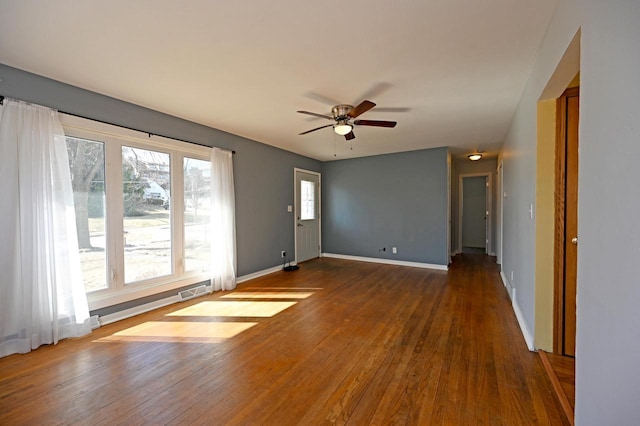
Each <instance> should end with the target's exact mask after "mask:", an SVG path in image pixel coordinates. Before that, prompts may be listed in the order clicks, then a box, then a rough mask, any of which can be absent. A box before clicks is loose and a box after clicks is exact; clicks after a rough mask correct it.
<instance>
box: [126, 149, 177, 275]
mask: <svg viewBox="0 0 640 426" xmlns="http://www.w3.org/2000/svg"><path fill="white" fill-rule="evenodd" d="M170 188H171V175H170V158H169V154H166V153H163V152H157V151H150V150H146V149H140V148H132V147H128V146H123V147H122V197H123V206H124V217H123V229H124V278H125V283H127V284H129V283H133V282H136V281H141V280H147V279H151V278H156V277H161V276H165V275H170V274H171V273H172V271H173V268H172V258H171V235H172V233H171V208H170V206H171V197H170V192H169V191H170Z"/></svg>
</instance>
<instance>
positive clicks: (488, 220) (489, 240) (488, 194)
mask: <svg viewBox="0 0 640 426" xmlns="http://www.w3.org/2000/svg"><path fill="white" fill-rule="evenodd" d="M479 176H485V177H486V182H487V184H488V185H486V186H485V198H486V205H485V207H486V211H488V212H489V214H488V215H487V217H486V224H485V233H486V234H485V241H486V253H487V254H488V253H489V249H490V248H493V247H492V246H493V239H492V238H491V231H492V229H491V222H492V221H493V206H492V205H491V204H492V203H491V199H492V198H493V197H492V190H493V182H492V173H491V172H483V173H465V174H461V175H459V177H458V179H459V181H458V250H460V253H461V252H462V213H463V210H464V203H463V201H462V200H463V195H464V184H463V179H464V178H468V177H479Z"/></svg>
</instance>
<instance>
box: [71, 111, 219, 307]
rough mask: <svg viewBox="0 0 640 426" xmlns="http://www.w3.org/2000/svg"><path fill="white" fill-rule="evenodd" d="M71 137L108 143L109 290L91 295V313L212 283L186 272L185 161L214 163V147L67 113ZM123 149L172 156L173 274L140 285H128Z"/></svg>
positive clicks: (206, 275) (199, 274)
mask: <svg viewBox="0 0 640 426" xmlns="http://www.w3.org/2000/svg"><path fill="white" fill-rule="evenodd" d="M60 118H61V121H62V125H63V128H64V131H65V135H66V136H71V137H76V138H82V139H89V140H94V141H98V142H103V143H104V144H105V145H104V147H105V155H104V157H105V200H106V205H105V223H106V229H107V231H106V233H107V234H108V235H109V238H108V240H107V242H106V247H105V250H106V254H107V284H108V285H107V288H105V289H102V290H96V291H93V292H90V293H87V298H88V300H89V309H90V310H95V309H101V308H104V307H108V306H113V305H116V304H119V303H124V302H128V301H131V300H135V299H139V298H143V297H147V296H151V295H153V294H157V293H162V292H165V291H170V290H174V289H177V288H180V287H184V286H188V285H191V284H195V283H198V282H202V281H206V280H210V279H211V277H210V274H209V273H206V272H202V271H190V272H185V271H184V172H183V167H182V164H183V160H184V158H185V157H189V158H194V159H198V160H204V161H211V157H210V155H211V148H209V147H204V146H199V145H195V144H190V143H186V142H180V141H176V140H174V139H168V138H163V137H161V136H155V135H148V134H146V133H142V132H138V131H135V130H129V129H126V128H122V127H118V126H114V125H110V124H106V123H101V122H97V121H93V120H89V119H85V118H80V117H76V116H72V115H68V114H60ZM122 146H130V147H133V148H140V149H147V150H154V151H159V152H163V153H167V154H169V156H170V162H171V204H170V208H171V229H172V234H171V238H172V263H173V264H172V271H173V273H172V274H171V275H168V276H162V277H157V278H152V279H148V280H144V281H138V282H135V283H130V284H125V283H124V238H123V235H124V234H123V223H122V217H123V209H124V208H123V205H122Z"/></svg>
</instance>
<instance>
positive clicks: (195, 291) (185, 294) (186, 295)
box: [178, 284, 208, 302]
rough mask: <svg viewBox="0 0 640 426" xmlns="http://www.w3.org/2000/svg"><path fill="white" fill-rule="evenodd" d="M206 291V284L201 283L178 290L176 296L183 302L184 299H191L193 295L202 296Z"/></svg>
mask: <svg viewBox="0 0 640 426" xmlns="http://www.w3.org/2000/svg"><path fill="white" fill-rule="evenodd" d="M207 293H208V291H207V286H206V285H204V284H203V285H199V286H197V287H193V288H188V289H186V290H182V291H179V292H178V297H179V298H180V301H181V302H184V301H185V300H189V299H193V298H194V297H198V296H202V295H203V294H207Z"/></svg>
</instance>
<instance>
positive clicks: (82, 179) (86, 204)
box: [67, 137, 108, 292]
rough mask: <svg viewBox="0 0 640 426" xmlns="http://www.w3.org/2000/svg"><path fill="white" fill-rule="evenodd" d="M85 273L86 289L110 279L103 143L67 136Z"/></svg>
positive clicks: (100, 285) (79, 245) (94, 287)
mask: <svg viewBox="0 0 640 426" xmlns="http://www.w3.org/2000/svg"><path fill="white" fill-rule="evenodd" d="M67 152H68V154H69V170H70V171H71V186H72V188H73V203H74V206H75V210H76V229H77V231H78V247H79V249H80V262H81V264H82V277H83V278H84V286H85V289H86V290H87V292H91V291H96V290H102V289H105V288H107V287H108V283H107V253H106V247H107V246H106V235H107V227H106V221H105V218H106V215H105V184H104V143H102V142H97V141H92V140H88V139H80V138H74V137H67Z"/></svg>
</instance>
